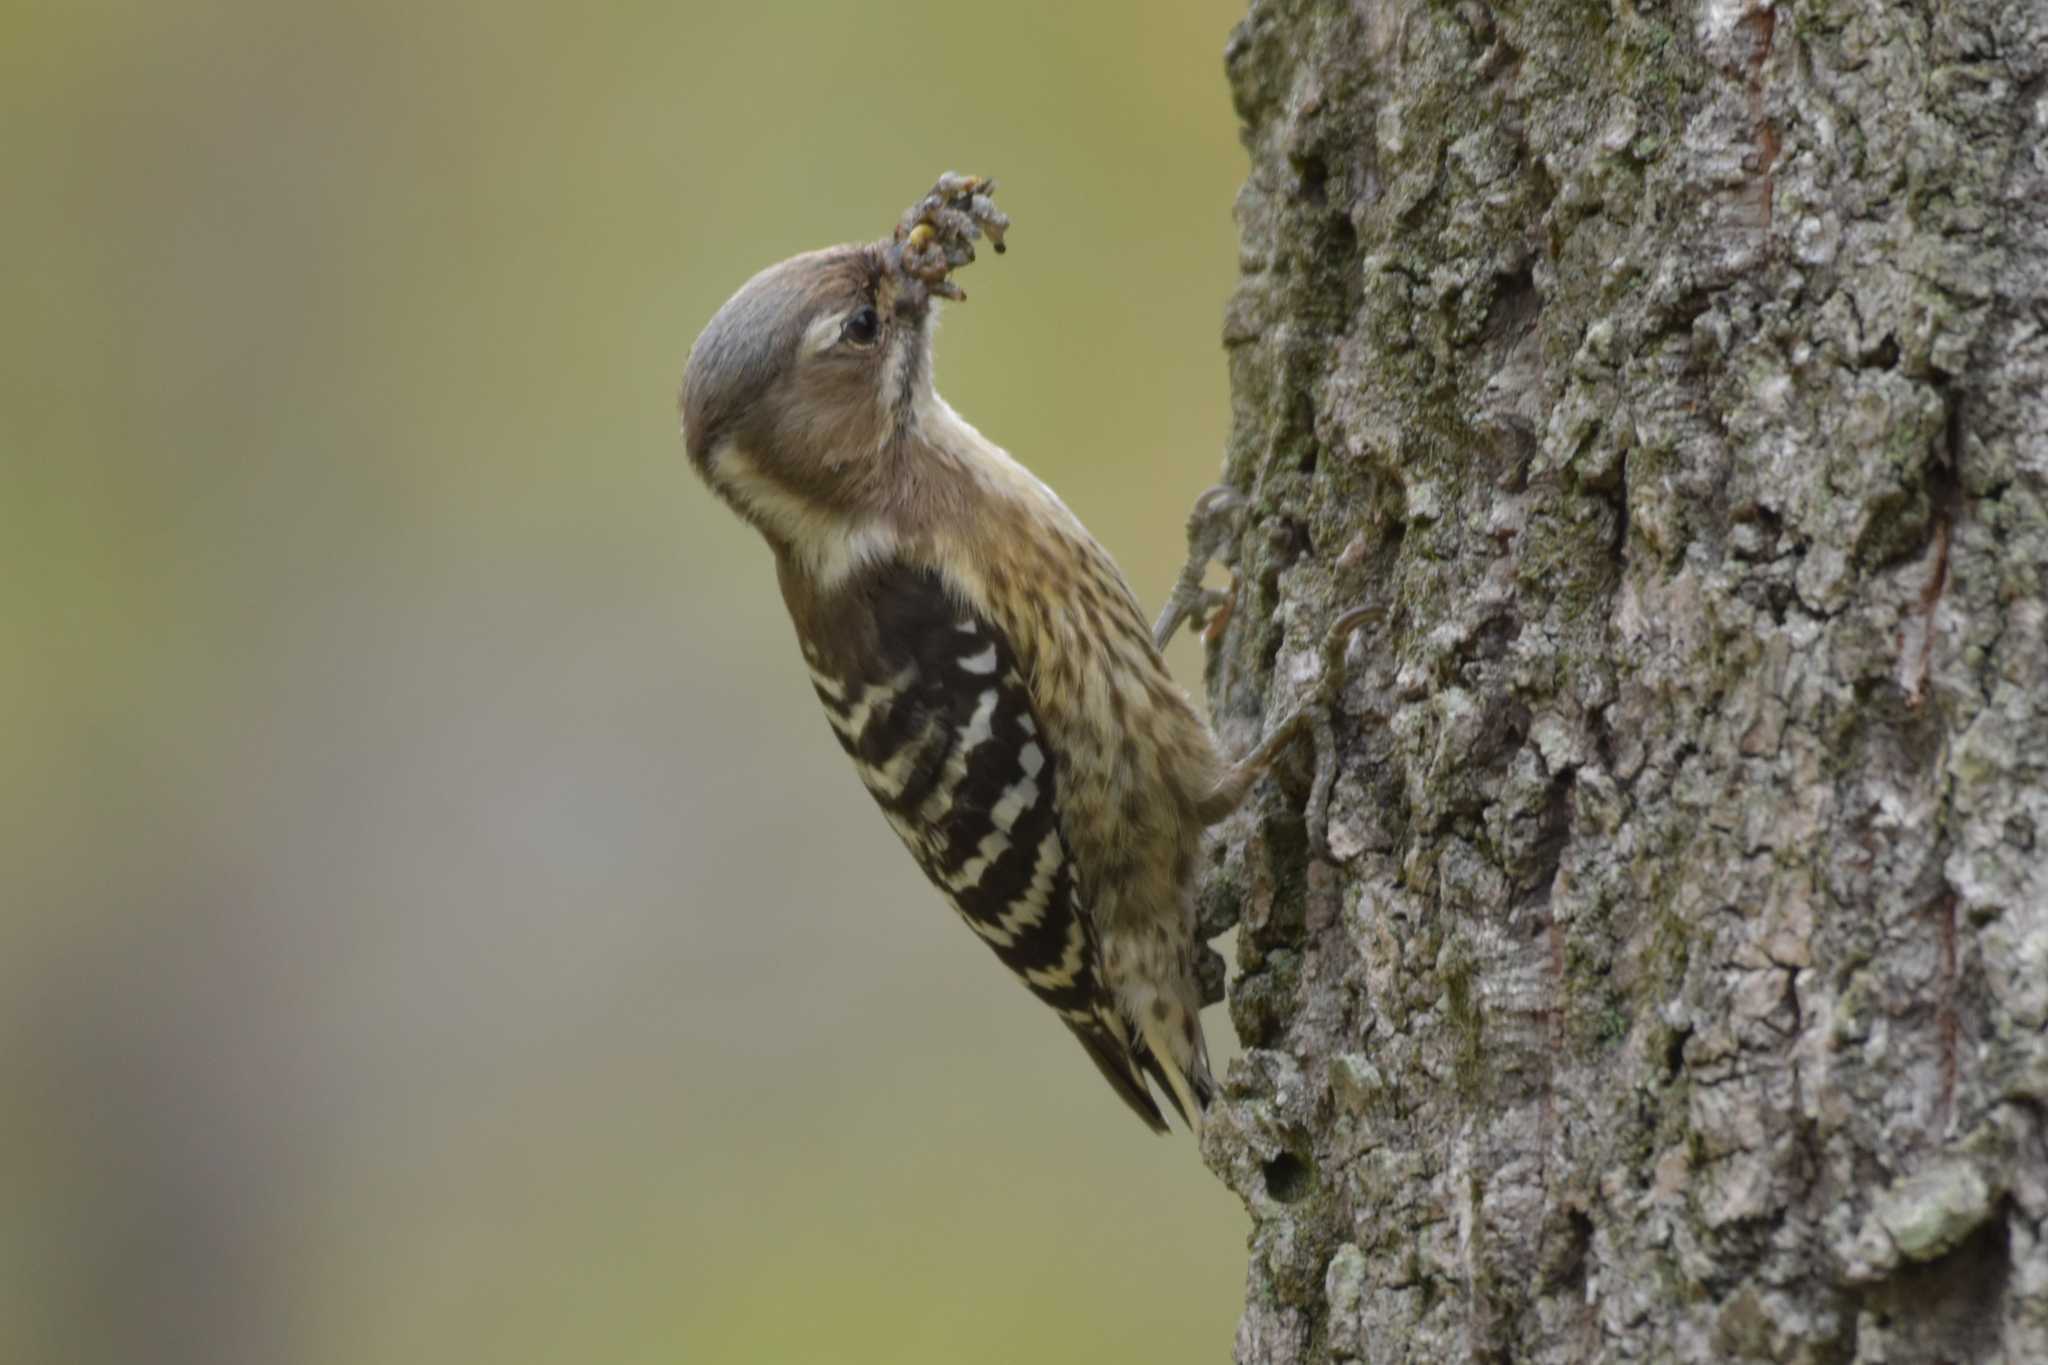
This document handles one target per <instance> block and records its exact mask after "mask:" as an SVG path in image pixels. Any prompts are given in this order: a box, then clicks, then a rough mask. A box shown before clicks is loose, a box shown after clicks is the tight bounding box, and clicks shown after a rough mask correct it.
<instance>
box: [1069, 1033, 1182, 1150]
mask: <svg viewBox="0 0 2048 1365" xmlns="http://www.w3.org/2000/svg"><path fill="white" fill-rule="evenodd" d="M1067 1027H1068V1028H1071V1029H1072V1030H1073V1031H1074V1036H1075V1037H1076V1038H1078V1039H1080V1040H1081V1047H1082V1049H1083V1050H1084V1051H1086V1052H1087V1054H1088V1060H1089V1061H1091V1062H1094V1063H1095V1069H1096V1070H1097V1071H1100V1072H1101V1073H1102V1079H1104V1080H1105V1081H1108V1082H1109V1088H1110V1089H1112V1090H1114V1091H1116V1093H1117V1095H1118V1097H1119V1098H1121V1099H1122V1100H1123V1102H1124V1103H1125V1104H1127V1105H1129V1106H1130V1107H1131V1112H1132V1113H1134V1114H1136V1115H1137V1116H1138V1117H1139V1118H1141V1119H1143V1120H1144V1121H1145V1126H1146V1127H1147V1128H1150V1129H1151V1130H1152V1131H1153V1132H1155V1133H1163V1132H1165V1131H1166V1116H1165V1115H1164V1114H1161V1113H1160V1112H1159V1105H1158V1104H1157V1103H1156V1102H1155V1101H1154V1100H1153V1098H1152V1092H1151V1091H1149V1090H1147V1089H1146V1088H1145V1082H1144V1081H1143V1080H1142V1079H1140V1077H1139V1075H1138V1072H1137V1071H1136V1070H1135V1069H1133V1067H1132V1062H1133V1061H1134V1060H1135V1061H1137V1062H1139V1063H1140V1064H1149V1065H1147V1066H1146V1069H1147V1070H1148V1071H1151V1072H1152V1073H1153V1074H1155V1075H1156V1074H1158V1063H1156V1062H1153V1061H1152V1054H1151V1053H1149V1052H1147V1051H1145V1050H1144V1048H1143V1047H1142V1046H1141V1047H1138V1048H1135V1049H1134V1048H1132V1047H1131V1046H1129V1045H1128V1044H1127V1043H1125V1041H1124V1040H1123V1039H1122V1038H1119V1037H1117V1036H1116V1035H1115V1034H1114V1033H1112V1032H1111V1031H1110V1030H1109V1029H1108V1028H1107V1027H1105V1026H1104V1025H1103V1024H1101V1023H1100V1022H1095V1023H1088V1024H1077V1023H1074V1022H1072V1021H1071V1020H1070V1021H1068V1024H1067ZM1134 1052H1135V1053H1136V1056H1135V1058H1134V1057H1133V1053H1134ZM1160 1089H1162V1090H1164V1091H1165V1092H1166V1094H1167V1095H1168V1096H1169V1097H1170V1096H1171V1095H1172V1094H1173V1091H1172V1089H1171V1088H1169V1087H1168V1086H1166V1085H1165V1084H1164V1082H1163V1081H1162V1083H1161V1085H1160ZM1175 1107H1176V1108H1178V1107H1179V1105H1178V1101H1176V1102H1175ZM1181 1118H1182V1120H1183V1121H1185V1120H1186V1118H1187V1115H1186V1114H1182V1115H1181Z"/></svg>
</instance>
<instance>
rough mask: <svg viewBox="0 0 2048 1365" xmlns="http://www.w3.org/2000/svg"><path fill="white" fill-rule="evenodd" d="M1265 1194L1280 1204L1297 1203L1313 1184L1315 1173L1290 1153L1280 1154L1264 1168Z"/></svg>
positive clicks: (1305, 1163)
mask: <svg viewBox="0 0 2048 1365" xmlns="http://www.w3.org/2000/svg"><path fill="white" fill-rule="evenodd" d="M1264 1173H1265V1177H1266V1193H1267V1194H1268V1195H1269V1196H1271V1197H1272V1198H1273V1199H1274V1200H1275V1201H1277V1202H1278V1203H1282V1204H1295V1203H1299V1202H1300V1201H1301V1199H1302V1198H1303V1197H1304V1196H1305V1195H1307V1194H1308V1192H1309V1189H1310V1188H1311V1187H1312V1186H1313V1185H1314V1184H1315V1172H1314V1171H1313V1170H1311V1169H1310V1168H1309V1164H1308V1163H1307V1162H1305V1161H1303V1160H1302V1159H1301V1158H1300V1157H1298V1156H1296V1155H1294V1153H1292V1152H1282V1153H1281V1154H1280V1155H1278V1156H1276V1157H1274V1158H1273V1159H1272V1160H1271V1161H1269V1162H1267V1163H1266V1165H1265V1167H1264Z"/></svg>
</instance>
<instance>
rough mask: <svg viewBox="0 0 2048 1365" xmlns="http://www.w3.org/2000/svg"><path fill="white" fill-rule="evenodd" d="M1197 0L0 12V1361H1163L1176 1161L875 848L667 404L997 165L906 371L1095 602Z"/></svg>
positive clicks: (1159, 349) (1137, 397) (1200, 105)
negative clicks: (697, 343)
mask: <svg viewBox="0 0 2048 1365" xmlns="http://www.w3.org/2000/svg"><path fill="white" fill-rule="evenodd" d="M1237 13H1238V7H1237V5H1236V4H1235V3H1234V0H1201V2H1200V3H1189V2H1188V0H1150V2H1149V3H1140V4H1131V5H1126V6H1033V5H1009V6H961V5H938V4H909V5H902V6H896V7H892V8H888V9H886V10H885V9H880V8H877V7H871V6H860V5H841V4H828V3H822V2H818V3H809V4H787V3H769V2H766V0H756V2H755V3H747V4H690V3H674V2H673V0H671V2H670V3H663V4H652V3H627V4H615V5H591V6H566V5H549V4H539V3H533V2H532V0H503V2H501V3H494V4H482V3H472V4H452V3H443V4H428V5H419V4H412V3H395V2H394V3H381V4H379V3H356V4H340V5H310V4H262V3H256V0H177V2H176V3H164V0H150V2H149V3H134V2H133V0H130V2H129V3H119V2H118V0H117V2H116V3H104V4H101V3H92V4H80V5H66V6H55V5H49V6H43V5H33V4H31V5H27V6H23V5H21V4H18V3H17V4H8V5H5V6H4V7H0V53H4V56H0V65H4V71H5V74H4V79H0V148H4V152H5V162H6V165H7V166H8V168H9V170H8V174H7V181H8V189H7V194H6V212H5V215H4V220H0V241H4V246H5V258H6V262H7V268H6V270H5V271H4V272H0V318H4V324H0V327H4V331H0V359H4V366H0V460H4V462H5V463H4V473H0V546H4V552H0V553H4V569H5V572H4V574H0V856H4V859H5V869H6V871H5V880H4V887H0V1200H4V1205H5V1207H6V1208H7V1210H8V1214H7V1216H6V1217H5V1218H4V1219H0V1358H4V1359H8V1360H21V1361H31V1360H57V1359H69V1360H99V1359H104V1360H119V1361H140V1360H151V1361H181V1360H192V1361H199V1360H206V1361H224V1360H262V1361H280V1360H291V1361H309V1362H368V1361H378V1362H382V1361H445V1360H469V1359H490V1360H494V1361H550V1362H553V1361H569V1360H593V1361H598V1360H601V1361H641V1360H645V1361H656V1360H661V1361H670V1360H690V1361H714V1362H724V1361H772V1362H835V1363H836V1362H857V1361H890V1362H922V1361H932V1362H938V1361H945V1362H960V1361H986V1362H1006V1361H1018V1362H1022V1361H1042V1360H1051V1359H1058V1360H1063V1361H1105V1362H1106V1361H1117V1362H1125V1361H1133V1360H1173V1361H1187V1360H1204V1359H1213V1360H1220V1359H1223V1358H1225V1356H1226V1354H1227V1350H1228V1342H1229V1338H1230V1333H1231V1326H1232V1322H1233V1320H1234V1318H1235V1315H1236V1311H1237V1306H1238V1297H1239V1290H1240V1281H1241V1273H1242V1253H1241V1246H1242V1240H1241V1228H1242V1216H1241V1214H1240V1212H1239V1211H1238V1209H1237V1208H1236V1205H1235V1203H1234V1201H1233V1200H1232V1199H1231V1197H1230V1196H1229V1195H1228V1194H1227V1193H1226V1192H1224V1191H1223V1190H1222V1188H1221V1187H1220V1186H1218V1185H1217V1184H1216V1183H1215V1182H1214V1181H1213V1180H1211V1179H1210V1178H1209V1177H1207V1176H1206V1175H1205V1174H1204V1173H1203V1171H1202V1170H1201V1168H1200V1166H1199V1163H1198V1162H1197V1160H1196V1157H1195V1154H1194V1151H1193V1149H1192V1145H1191V1144H1190V1143H1189V1142H1188V1141H1187V1140H1186V1139H1185V1138H1184V1137H1182V1138H1176V1139H1174V1140H1171V1141H1161V1140H1158V1139H1155V1138H1153V1137H1151V1136H1150V1135H1148V1134H1146V1133H1145V1132H1143V1131H1142V1130H1141V1129H1140V1128H1139V1126H1138V1125H1137V1124H1136V1123H1135V1122H1133V1121H1132V1120H1131V1119H1130V1117H1129V1115H1128V1114H1126V1113H1125V1112H1123V1110H1122V1109H1121V1107H1120V1106H1119V1105H1118V1103H1117V1102H1116V1100H1115V1098H1114V1097H1113V1096H1112V1095H1111V1094H1110V1093H1109V1091H1108V1090H1107V1088H1106V1087H1104V1086H1103V1085H1102V1084H1101V1082H1100V1081H1099V1079H1097V1078H1096V1076H1095V1075H1094V1073H1093V1071H1092V1069H1091V1068H1090V1067H1089V1066H1088V1065H1087V1064H1086V1063H1085V1061H1084V1059H1083V1058H1082V1056H1081V1054H1080V1052H1079V1050H1078V1049H1076V1048H1075V1047H1074V1045H1073V1044H1072V1042H1071V1041H1070V1040H1069V1039H1068V1038H1067V1037H1066V1036H1065V1034H1064V1032H1063V1031H1062V1030H1061V1029H1060V1028H1059V1027H1058V1026H1057V1024H1056V1023H1055V1022H1054V1021H1052V1020H1051V1019H1050V1018H1048V1017H1045V1016H1043V1015H1042V1012H1041V1011H1040V1010H1039V1009H1038V1008H1037V1007H1036V1006H1035V1005H1034V1004H1033V1003H1032V1002H1031V1001H1030V1000H1029V999H1028V998H1027V997H1026V995H1025V994H1024V992H1023V991H1021V990H1020V989H1018V988H1017V987H1015V986H1014V985H1013V984H1011V983H1010V982H1009V981H1008V980H1007V979H1006V978H1005V976H1004V975H1003V973H1002V972H1001V970H1000V968H999V967H998V966H997V965H996V964H995V963H994V962H993V961H992V960H990V959H989V957H988V955H987V954H986V952H985V950H983V949H982V948H981V947H980V946H979V945H978V944H977V943H975V942H974V941H973V940H972V937H971V936H970V935H968V934H966V933H965V932H964V931H962V930H961V929H960V928H959V926H958V925H957V924H955V923H953V922H952V920H951V916H950V914H949V913H948V912H947V911H945V910H944V909H943V908H942V907H941V905H940V904H939V902H938V901H937V899H936V897H935V896H934V895H933V893H931V892H930V891H929V890H928V889H927V888H926V887H925V886H924V885H923V884H922V883H921V881H920V880H919V878H918V876H917V873H916V872H915V870H914V868H913V867H912V866H911V864H910V862H909V860H908V859H907V858H905V857H904V856H903V855H902V854H901V852H900V850H899V849H898V848H897V847H896V846H895V844H894V841H893V838H892V837H891V835H890V834H889V832H888V830H887V828H886V826H885V825H884V824H883V822H882V821H881V819H880V818H879V817H878V816H877V815H875V814H874V813H873V811H872V810H871V808H870V807H869V805H868V803H867V801H866V799H865V797H864V796H863V794H862V793H861V792H860V790H859V788H858V786H857V784H856V783H855V781H854V779H853V776H852V774H851V773H850V772H849V771H848V770H847V769H846V768H845V766H844V764H843V761H842V760H841V758H840V756H839V754H838V753H837V751H836V748H835V746H834V745H833V744H832V743H831V741H830V739H829V736H828V733H827V730H826V727H825V724H824V722H823V720H822V719H821V718H820V717H819V716H818V715H817V712H816V705H815V702H814V701H813V700H812V698H811V697H810V695H809V689H808V687H807V686H806V684H805V683H804V681H803V675H802V670H801V669H800V668H799V667H798V666H797V659H796V654H795V650H794V647H793V645H792V644H791V641H790V640H789V638H788V628H787V625H786V624H785V622H784V620H783V618H782V615H781V610H780V604H779V602H778V600H777V598H776V595H775V591H774V585H773V581H772V574H771V572H770V568H769V564H768V560H767V557H766V554H765V552H764V551H763V550H762V549H761V548H760V546H759V545H758V544H757V543H756V542H755V541H754V540H753V538H752V537H751V535H750V534H749V533H747V532H746V531H744V530H743V529H742V528H741V527H740V526H739V525H738V524H737V523H736V522H734V521H733V520H732V519H731V518H730V517H729V516H728V515H727V514H726V513H725V512H724V511H723V510H722V509H720V508H718V507H716V506H715V505H714V504H713V503H712V501H711V500H710V498H709V497H708V496H707V495H706V494H705V493H704V492H703V490H702V489H701V488H699V487H698V486H697V485H696V483H695V481H694V479H693V478H692V476H691V475H690V474H689V471H688V469H687V467H686V465H685V463H684V461H683V459H682V457H681V454H680V450H679V443H678V440H677V435H676V422H675V415H674V401H673V394H674V390H675V385H676V380H677V377H678V375H679V373H680V370H681V367H682V361H683V357H684V355H685V353H686V351H687V349H688V346H689V344H690V342H691V340H692V339H693V337H694V336H695V334H696V332H697V329H698V328H699V327H700V326H702V324H703V323H704V322H705V321H706V320H707V319H708V318H709V317H710V315H711V313H712V311H713V310H714V309H715V308H716V307H717V306H718V304H719V303H720V302H721V301H722V300H723V299H724V298H725V296H726V295H727V294H728V293H730V292H731V291H732V289H734V288H735V287H737V286H738V284H739V283H740V282H741V281H742V280H744V279H745V278H746V277H747V276H748V275H749V274H750V273H752V272H753V271H754V270H755V269H757V268H759V267H760V266H762V265H764V264H767V263H768V262H770V261H773V260H775V259H778V258H780V257H782V256H784V255H787V254H789V253H791V252H794V251H797V250H800V249H803V248H807V247H812V246H817V245H822V244H824V243H826V242H830V241H834V240H844V239H848V238H855V237H870V236H875V235H879V234H880V233H881V232H882V231H884V230H885V229H886V228H887V227H888V226H889V225H890V224H891V222H892V221H893V219H894V216H895V215H896V213H897V212H898V211H899V210H900V209H901V208H902V206H903V205H904V204H906V203H907V202H909V200H910V199H911V198H912V197H913V196H914V195H915V194H917V193H919V192H921V191H922V190H923V188H924V187H925V186H926V185H927V184H928V183H929V182H930V180H931V178H932V176H933V175H934V174H935V173H936V172H938V171H939V170H941V169H946V168H957V169H962V170H975V171H983V172H988V173H992V174H995V175H997V176H999V177H1000V178H1001V179H1002V181H1003V192H1002V196H1001V199H1002V202H1003V203H1004V204H1005V205H1006V206H1007V208H1008V209H1009V211H1010V212H1011V213H1012V214H1013V215H1014V217H1015V219H1016V228H1015V230H1014V234H1013V236H1012V238H1011V241H1012V244H1013V250H1012V251H1011V252H1010V254H1009V255H1008V256H1006V257H1004V258H1002V259H1001V260H997V259H995V258H994V257H993V256H990V255H987V254H985V255H984V259H983V261H982V263H981V264H979V265H977V266H976V267H975V268H974V269H973V270H972V271H971V272H970V273H969V274H968V275H967V277H966V279H965V283H966V285H967V287H968V289H969V292H970V293H971V294H972V295H973V301H972V302H971V303H969V304H967V305H966V306H965V307H963V308H958V309H955V310H953V311H952V312H951V313H950V314H949V317H948V320H947V323H946V326H945V330H944V332H943V334H942V339H941V349H940V356H939V374H940V381H941V383H942V385H943V387H944V390H945V392H946V393H947V395H948V397H949V398H950V399H951V400H952V401H953V403H954V404H955V405H956V406H957V407H959V408H960V409H961V410H962V411H963V412H964V413H966V414H967V415H968V416H969V417H970V419H972V420H973V421H974V422H975V423H976V424H977V425H979V426H980V427H981V428H982V429H983V430H984V431H985V432H986V433H988V434H989V435H990V436H992V437H993V438H994V439H996V440H998V441H999V442H1001V443H1003V444H1004V445H1006V446H1007V447H1009V448H1010V449H1011V450H1012V451H1013V452H1014V453H1016V454H1017V455H1018V456H1019V457H1020V458H1022V459H1024V460H1025V461H1026V462H1027V463H1029V464H1031V465H1032V466H1033V467H1034V468H1036V469H1037V470H1038V471H1039V472H1040V473H1041V474H1043V475H1044V476H1045V477H1046V478H1047V479H1048V480H1049V481H1050V482H1052V483H1053V484H1054V485H1055V486H1056V487H1058V488H1059V489H1060V490H1061V491H1062V493H1063V494H1064V495H1065V496H1066V497H1067V499H1068V501H1069V502H1070V503H1072V504H1073V506H1074V507H1075V508H1076V510H1077V511H1079V512H1080V514H1081V515H1082V516H1083V518H1084V519H1086V520H1087V521H1088V522H1089V523H1090V525H1091V526H1093V527H1094V528H1095V530H1096V532H1097V534H1098V535H1100V536H1101V537H1102V538H1103V540H1104V541H1105V542H1106V543H1107V544H1108V545H1109V546H1110V547H1111V548H1112V549H1113V550H1114V551H1115V552H1116V553H1117V554H1118V555H1119V556H1120V557H1121V558H1122V560H1123V562H1124V564H1125V566H1126V568H1127V570H1128V571H1129V572H1130V573H1131V576H1132V578H1133V580H1134V582H1135V583H1136V585H1137V587H1138V589H1139V592H1140V595H1141V596H1142V597H1143V598H1144V599H1145V600H1146V601H1147V602H1148V603H1153V604H1156V603H1157V602H1158V601H1159V600H1160V599H1161V596H1162V594H1163V593H1164V591H1165V589H1166V586H1167V584H1168V583H1169V581H1170V579H1171V576H1172V573H1173V571H1174V568H1175V565H1176V562H1177V559H1178V553H1179V534H1180V524H1181V520H1182V517H1183V515H1184V513H1185V510H1186V508H1187V506H1188V504H1189V502H1190V501H1191V499H1192V498H1193V497H1194V496H1195V495H1196V493H1197V492H1199V490H1200V489H1201V488H1202V487H1203V486H1204V485H1205V484H1207V483H1208V482H1210V480H1211V479H1212V478H1213V475H1214V473H1215V470H1216V468H1217V465H1218V460H1219V455H1220V451H1221V445H1222V440H1223V436H1224V431H1225V426H1226V421H1227V406H1226V393H1225V383H1224V370H1223V363H1222V357H1221V351H1220V346H1219V342H1218V336H1219V330H1220V318H1221V312H1222V307H1223V303H1224V299H1225V296H1226V293H1227V290H1228V288H1229V285H1230V278H1231V272H1232V261H1233V254H1234V248H1233V243H1234V234H1233V231H1232V227H1231V224H1230V220H1229V212H1228V210H1229V204H1230V201H1231V197H1232V195H1233V193H1234V191H1235V187H1236V183H1237V180H1238V178H1239V176H1240V174H1241V170H1242V160H1241V154H1240V152H1239V150H1238V148H1237V145H1236V141H1235V136H1234V127H1233V120H1232V116H1231V113H1230V109H1229V102H1228V96H1227V93H1226V91H1225V87H1224V82H1223V79H1222V75H1221V69H1220V65H1221V57H1220V54H1221V49H1222V46H1223V42H1224V39H1225V37H1226V35H1227V33H1228V30H1229V26H1230V24H1231V23H1232V22H1233V20H1234V19H1235V18H1236V16H1237ZM1183 648H1184V649H1185V646H1184V647H1183ZM1194 662H1195V661H1194V660H1193V658H1192V656H1191V655H1177V657H1176V663H1177V666H1179V667H1181V668H1182V670H1183V678H1184V681H1186V682H1187V683H1189V684H1190V685H1192V684H1193V682H1194V681H1195V678H1194V673H1193V667H1194ZM1209 1029H1210V1034H1211V1038H1212V1042H1213V1043H1214V1044H1215V1045H1216V1047H1217V1048H1218V1049H1219V1050H1227V1049H1228V1046H1229V1036H1228V1035H1229V1025H1228V1022H1227V1021H1226V1020H1224V1019H1223V1018H1221V1017H1220V1016H1217V1017H1212V1019H1211V1021H1210V1025H1209Z"/></svg>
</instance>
